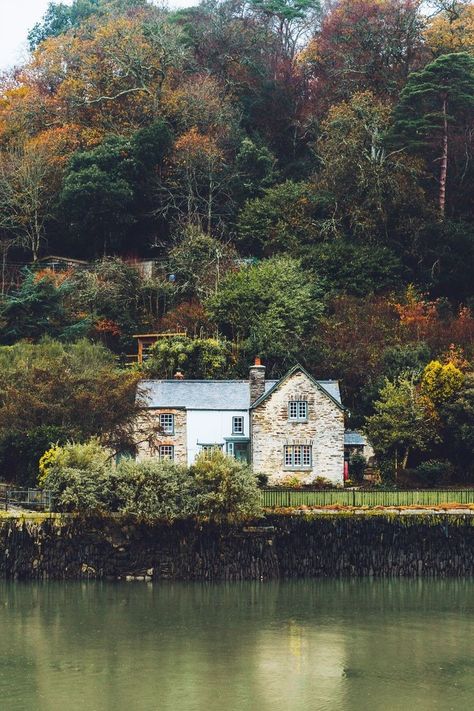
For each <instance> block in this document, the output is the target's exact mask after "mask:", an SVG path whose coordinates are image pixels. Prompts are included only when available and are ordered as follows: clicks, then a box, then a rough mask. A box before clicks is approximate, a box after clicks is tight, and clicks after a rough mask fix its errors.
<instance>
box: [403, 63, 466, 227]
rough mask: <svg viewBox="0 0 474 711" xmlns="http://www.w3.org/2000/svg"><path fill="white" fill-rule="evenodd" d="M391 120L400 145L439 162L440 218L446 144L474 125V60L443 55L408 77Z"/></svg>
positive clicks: (445, 177) (444, 205)
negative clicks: (455, 135)
mask: <svg viewBox="0 0 474 711" xmlns="http://www.w3.org/2000/svg"><path fill="white" fill-rule="evenodd" d="M394 119H395V124H394V135H395V136H396V137H397V140H398V142H399V144H400V145H404V146H406V147H407V148H411V149H412V150H415V151H421V152H423V153H425V154H426V155H428V157H429V158H430V159H431V162H432V163H438V162H439V178H438V184H439V188H438V208H439V212H440V215H441V217H442V218H444V215H445V211H446V186H447V179H448V168H449V157H450V141H451V139H452V138H453V135H454V134H455V132H456V131H463V130H464V129H465V128H466V127H470V128H471V130H472V127H473V124H474V57H471V56H470V55H469V54H467V53H465V52H460V53H457V54H456V53H453V54H446V55H443V56H441V57H438V58H437V59H435V61H434V62H431V63H430V64H428V65H427V66H426V67H425V68H424V69H422V70H420V71H419V72H414V73H413V74H411V75H410V77H409V79H408V82H407V85H406V86H405V88H404V89H403V91H402V93H401V96H400V102H399V104H398V106H397V108H396V111H395V117H394ZM433 154H434V155H433Z"/></svg>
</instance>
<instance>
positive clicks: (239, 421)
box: [232, 417, 244, 434]
mask: <svg viewBox="0 0 474 711" xmlns="http://www.w3.org/2000/svg"><path fill="white" fill-rule="evenodd" d="M232 432H233V433H234V434H243V433H244V418H243V417H233V418H232Z"/></svg>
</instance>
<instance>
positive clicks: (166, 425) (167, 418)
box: [160, 413, 174, 434]
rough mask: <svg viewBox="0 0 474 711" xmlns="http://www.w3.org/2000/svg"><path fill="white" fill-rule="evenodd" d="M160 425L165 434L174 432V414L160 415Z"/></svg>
mask: <svg viewBox="0 0 474 711" xmlns="http://www.w3.org/2000/svg"><path fill="white" fill-rule="evenodd" d="M160 427H161V429H162V430H163V432H164V434H173V432H174V415H170V414H168V413H165V414H163V415H160Z"/></svg>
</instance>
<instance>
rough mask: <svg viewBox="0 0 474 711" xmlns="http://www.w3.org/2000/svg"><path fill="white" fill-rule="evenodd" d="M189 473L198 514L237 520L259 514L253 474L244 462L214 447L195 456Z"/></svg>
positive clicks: (259, 509)
mask: <svg viewBox="0 0 474 711" xmlns="http://www.w3.org/2000/svg"><path fill="white" fill-rule="evenodd" d="M190 474H191V476H192V477H193V478H194V480H195V482H196V487H197V491H198V494H197V502H198V514H199V516H202V517H205V518H208V519H211V520H221V519H224V518H228V519H231V520H235V521H237V520H242V519H246V518H252V517H253V516H257V515H259V514H260V512H261V506H260V495H259V490H258V483H257V477H256V476H255V474H254V473H253V471H252V469H251V468H250V467H249V466H248V465H247V464H242V463H241V462H238V461H237V460H235V459H232V458H231V457H228V456H227V455H225V454H224V453H223V452H221V451H220V450H218V449H214V450H211V451H209V452H202V453H201V454H200V455H199V456H198V457H197V458H196V461H195V462H194V464H193V465H192V467H191V468H190Z"/></svg>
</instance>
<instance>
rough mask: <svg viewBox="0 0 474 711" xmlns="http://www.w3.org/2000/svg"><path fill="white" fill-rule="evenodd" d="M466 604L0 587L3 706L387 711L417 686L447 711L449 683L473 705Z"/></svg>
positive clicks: (302, 588)
mask: <svg viewBox="0 0 474 711" xmlns="http://www.w3.org/2000/svg"><path fill="white" fill-rule="evenodd" d="M472 590H473V583H471V582H470V581H455V580H448V581H428V580H421V581H410V580H404V581H401V580H392V581H390V580H385V581H369V580H363V581H359V580H344V581H317V580H311V581H289V582H271V583H255V582H252V583H241V584H239V583H232V584H212V585H211V584H209V585H207V584H204V583H182V584H181V583H169V584H154V585H147V584H142V583H130V584H117V585H114V584H105V583H104V584H101V583H47V584H43V585H41V584H27V583H15V584H10V583H9V584H2V585H0V661H1V666H0V693H1V696H2V698H4V699H5V698H9V695H10V696H11V698H12V703H11V704H10V705H9V706H8V711H17V709H18V710H19V709H21V710H22V711H23V709H25V708H29V709H35V710H37V711H59V710H60V709H61V711H63V710H64V709H67V708H68V707H69V708H70V709H71V711H75V709H76V708H83V709H84V711H93V709H98V710H100V711H102V709H109V708H110V709H112V708H113V709H116V711H122V710H125V709H127V711H128V710H130V711H142V710H143V711H152V710H153V711H154V709H159V710H160V711H168V709H170V710H171V709H173V711H174V710H175V709H176V710H177V711H188V709H189V711H201V709H206V710H209V711H217V710H219V711H220V710H221V709H224V708H227V709H229V711H233V709H237V708H238V709H239V711H246V710H247V709H248V710H249V711H254V710H255V711H267V709H272V711H280V709H285V711H287V709H289V710H290V711H293V709H294V710H295V711H299V710H300V709H303V708H305V709H306V708H311V710H313V709H318V708H321V709H323V708H324V709H327V711H332V710H333V709H334V710H335V709H338V711H345V710H346V709H350V711H352V710H353V709H354V711H355V709H360V708H366V707H367V706H365V703H366V701H364V699H368V698H374V699H375V698H377V699H379V701H378V703H379V705H378V706H375V707H377V708H382V707H383V705H382V704H381V696H380V695H381V694H385V693H390V694H393V703H392V705H391V706H390V708H391V711H395V709H398V708H400V709H402V708H410V707H413V694H414V693H417V691H416V689H417V688H418V687H417V686H416V685H417V684H418V686H419V685H420V684H423V683H425V684H430V685H431V687H430V689H431V690H430V689H428V690H425V691H423V696H422V698H423V699H424V703H425V704H427V703H428V700H429V699H431V701H433V702H434V699H436V700H437V701H436V702H437V703H438V706H435V707H433V708H438V707H439V708H442V706H440V705H439V703H440V700H443V702H445V706H444V707H445V708H449V707H450V705H451V706H453V703H455V702H454V701H453V697H452V687H450V683H449V681H450V679H451V678H452V676H453V675H455V676H456V685H457V692H456V693H459V694H462V693H469V689H470V690H471V694H472V693H473V687H472V682H470V681H469V680H470V678H471V672H472V661H470V660H472V659H473V657H474V655H473V653H472V652H473V648H472V644H473V643H472V641H471V640H472V639H473V638H474V637H473V634H472V632H473V631H474V624H473V622H472V619H473V611H474V602H472V603H471V599H472ZM435 659H436V661H434V660H435ZM440 660H441V661H440ZM441 666H442V667H443V668H444V671H443V670H442V669H441V670H440V667H441ZM469 684H471V686H469ZM11 689H16V690H17V691H16V692H15V693H13V692H12V691H11ZM463 690H464V691H463ZM450 694H451V696H450ZM371 695H372V696H371ZM15 698H17V699H18V705H17V707H15V705H14V704H15V703H16V702H15ZM288 699H292V703H293V704H294V705H293V706H292V705H288ZM467 700H468V699H467V698H463V699H462V703H465V702H466V701H467ZM469 700H470V701H471V702H472V700H473V696H472V695H471V696H470V697H469ZM316 702H317V703H316ZM357 704H359V705H357ZM375 707H374V708H375ZM458 707H460V706H459V705H458ZM466 707H467V706H466ZM424 708H431V707H429V705H428V706H423V703H422V704H421V705H420V706H419V709H420V711H422V710H423V709H424Z"/></svg>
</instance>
